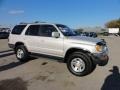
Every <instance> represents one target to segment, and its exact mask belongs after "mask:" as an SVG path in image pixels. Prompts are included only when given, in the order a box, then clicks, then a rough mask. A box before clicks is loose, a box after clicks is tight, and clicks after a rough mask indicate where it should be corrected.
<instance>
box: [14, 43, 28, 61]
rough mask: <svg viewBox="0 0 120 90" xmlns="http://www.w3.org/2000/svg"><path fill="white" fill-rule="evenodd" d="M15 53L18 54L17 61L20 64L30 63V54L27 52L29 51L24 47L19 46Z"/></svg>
mask: <svg viewBox="0 0 120 90" xmlns="http://www.w3.org/2000/svg"><path fill="white" fill-rule="evenodd" d="M15 53H16V57H17V59H18V60H19V61H20V62H26V61H28V57H29V54H28V51H27V49H26V48H25V46H24V45H19V46H17V47H16V49H15Z"/></svg>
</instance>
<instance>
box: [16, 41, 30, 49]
mask: <svg viewBox="0 0 120 90" xmlns="http://www.w3.org/2000/svg"><path fill="white" fill-rule="evenodd" d="M20 45H23V46H24V47H25V48H26V50H28V49H27V47H26V46H25V44H24V43H23V42H16V43H15V47H14V50H16V48H17V47H18V46H20Z"/></svg>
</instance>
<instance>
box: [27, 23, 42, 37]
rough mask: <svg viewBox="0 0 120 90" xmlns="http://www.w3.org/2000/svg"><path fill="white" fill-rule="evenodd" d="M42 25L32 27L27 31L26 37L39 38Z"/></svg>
mask: <svg viewBox="0 0 120 90" xmlns="http://www.w3.org/2000/svg"><path fill="white" fill-rule="evenodd" d="M39 29H40V25H31V26H29V28H28V29H27V31H26V33H25V35H31V36H39Z"/></svg>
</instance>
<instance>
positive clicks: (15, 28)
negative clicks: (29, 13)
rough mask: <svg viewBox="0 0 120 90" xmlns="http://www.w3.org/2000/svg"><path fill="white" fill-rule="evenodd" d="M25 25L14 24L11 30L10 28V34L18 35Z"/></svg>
mask: <svg viewBox="0 0 120 90" xmlns="http://www.w3.org/2000/svg"><path fill="white" fill-rule="evenodd" d="M25 27H26V25H17V26H15V27H14V28H13V30H12V34H17V35H20V34H21V33H22V31H23V30H24V28H25Z"/></svg>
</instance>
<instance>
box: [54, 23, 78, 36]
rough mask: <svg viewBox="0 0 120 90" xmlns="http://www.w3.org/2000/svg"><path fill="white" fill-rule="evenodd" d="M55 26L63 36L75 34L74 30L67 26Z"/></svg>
mask: <svg viewBox="0 0 120 90" xmlns="http://www.w3.org/2000/svg"><path fill="white" fill-rule="evenodd" d="M56 26H57V27H58V28H59V30H60V31H61V32H62V33H63V35H65V36H76V34H75V32H73V31H72V30H71V29H70V28H69V27H67V26H65V25H61V24H56Z"/></svg>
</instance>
